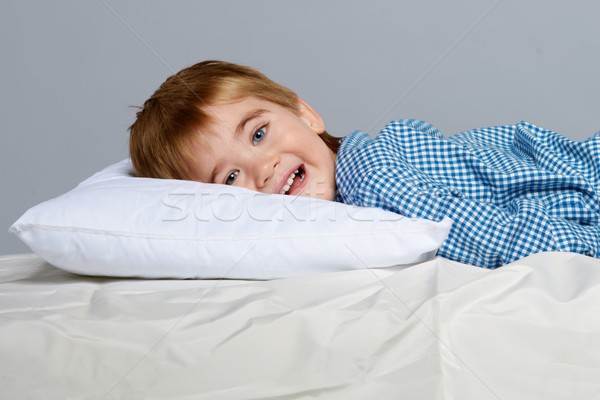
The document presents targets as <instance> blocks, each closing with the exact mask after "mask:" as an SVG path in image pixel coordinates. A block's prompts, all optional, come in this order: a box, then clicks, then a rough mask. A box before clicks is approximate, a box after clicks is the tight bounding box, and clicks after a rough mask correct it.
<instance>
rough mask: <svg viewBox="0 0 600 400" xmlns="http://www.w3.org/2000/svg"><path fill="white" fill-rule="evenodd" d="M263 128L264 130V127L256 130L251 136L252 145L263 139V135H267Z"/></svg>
mask: <svg viewBox="0 0 600 400" xmlns="http://www.w3.org/2000/svg"><path fill="white" fill-rule="evenodd" d="M265 128H266V126H263V127H261V128H260V129H258V130H257V131H256V132H254V135H252V144H254V145H256V144H258V143H260V142H261V141H262V140H263V139H264V138H265V135H266V134H267V131H266V129H265Z"/></svg>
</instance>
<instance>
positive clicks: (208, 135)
mask: <svg viewBox="0 0 600 400" xmlns="http://www.w3.org/2000/svg"><path fill="white" fill-rule="evenodd" d="M203 111H204V112H205V113H206V115H207V116H208V122H207V124H206V125H205V126H203V127H200V128H199V129H198V131H197V133H196V135H195V137H194V139H193V141H192V158H191V164H192V165H191V166H192V171H193V175H194V179H195V180H199V181H201V182H211V181H212V178H211V176H212V173H213V171H214V169H215V168H217V167H218V166H219V165H220V164H221V163H222V162H223V160H225V159H227V158H228V157H231V152H232V150H233V148H234V147H238V146H237V145H238V142H240V139H241V138H240V136H241V135H242V132H243V131H244V130H247V129H248V126H250V123H249V122H250V121H252V120H253V119H255V118H259V117H260V116H262V115H266V114H269V115H273V114H274V113H281V112H286V111H287V110H286V109H284V108H283V107H281V106H279V105H277V104H274V103H271V102H269V101H266V100H262V99H258V98H255V97H247V98H244V99H242V100H239V101H235V102H231V103H224V104H217V105H213V106H205V107H203Z"/></svg>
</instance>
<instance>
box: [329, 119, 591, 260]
mask: <svg viewBox="0 0 600 400" xmlns="http://www.w3.org/2000/svg"><path fill="white" fill-rule="evenodd" d="M336 175H337V176H336V179H337V185H338V199H339V200H340V201H343V202H345V203H348V204H353V205H360V206H370V207H380V208H383V209H386V210H390V211H394V212H396V213H400V214H402V215H406V216H409V217H420V218H426V219H431V220H436V221H439V220H441V219H442V218H443V217H446V216H447V217H450V218H451V219H452V220H453V227H452V230H451V231H450V234H449V236H448V239H447V240H446V242H445V243H444V245H443V246H442V247H441V248H440V249H439V251H438V255H440V256H443V257H446V258H449V259H452V260H456V261H460V262H465V263H469V264H473V265H478V266H481V267H487V268H496V267H499V266H501V265H503V264H507V263H510V262H513V261H515V260H517V259H519V258H521V257H525V256H527V255H530V254H534V253H538V252H541V251H572V252H576V253H581V254H587V255H590V256H594V257H599V256H600V135H598V134H597V135H596V136H594V137H592V138H590V139H588V140H586V141H583V142H574V141H572V140H569V139H568V138H566V137H564V136H561V135H559V134H557V133H554V132H552V131H549V130H545V129H541V128H538V127H536V126H534V125H532V124H529V123H526V122H521V123H519V124H517V125H510V126H499V127H491V128H484V129H478V130H473V131H468V132H463V133H460V134H457V135H455V136H452V137H444V136H443V135H441V134H440V133H439V132H438V130H437V129H435V127H433V126H432V125H430V124H427V123H426V122H423V121H416V120H400V121H393V122H391V123H390V124H388V125H387V126H386V127H385V128H384V129H383V130H382V131H381V133H380V134H379V136H378V137H377V138H376V139H372V138H370V137H369V136H368V135H367V134H366V133H364V132H360V131H358V132H355V133H353V134H352V135H350V136H349V137H347V138H345V139H344V141H343V143H342V146H341V148H340V150H339V152H338V161H337V166H336Z"/></svg>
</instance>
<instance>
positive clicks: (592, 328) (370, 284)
mask: <svg viewBox="0 0 600 400" xmlns="http://www.w3.org/2000/svg"><path fill="white" fill-rule="evenodd" d="M0 388H1V389H0V398H2V399H11V400H12V399H170V400H172V399H270V400H275V399H277V400H283V399H317V398H318V399H343V400H351V399H378V400H382V399H419V400H423V399H477V400H482V399H502V400H515V399H528V400H531V399H545V400H547V399H597V398H600V260H597V259H591V258H588V257H584V256H580V255H574V254H568V253H562V254H559V253H544V254H539V255H535V256H532V257H529V258H527V259H525V260H522V261H520V262H517V263H514V264H512V265H510V266H506V267H503V268H501V269H498V270H494V271H490V270H484V269H479V268H475V267H470V266H467V265H464V264H459V263H455V262H450V261H448V260H445V259H441V258H437V259H435V260H433V261H430V262H427V263H423V264H418V265H415V266H412V267H408V268H390V269H385V270H362V271H350V272H339V273H330V274H323V275H316V276H308V277H299V278H290V279H282V280H274V281H219V280H214V281H210V280H208V281H199V280H133V279H106V278H92V277H83V276H76V275H71V274H68V273H66V272H63V271H61V270H58V269H56V268H54V267H52V266H50V265H48V264H46V263H44V262H43V261H41V260H40V259H39V258H37V257H36V256H34V255H15V256H3V257H0Z"/></svg>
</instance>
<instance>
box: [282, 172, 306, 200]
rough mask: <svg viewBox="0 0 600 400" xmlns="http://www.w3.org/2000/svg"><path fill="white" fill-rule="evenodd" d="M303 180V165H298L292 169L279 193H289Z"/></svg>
mask: <svg viewBox="0 0 600 400" xmlns="http://www.w3.org/2000/svg"><path fill="white" fill-rule="evenodd" d="M303 181H304V165H300V166H299V167H298V168H297V169H296V170H295V171H293V172H292V173H291V174H290V176H288V178H287V182H286V183H285V185H283V187H282V188H281V191H280V192H279V194H291V193H293V192H294V191H295V190H296V188H298V187H300V186H301V185H302V182H303Z"/></svg>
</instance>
